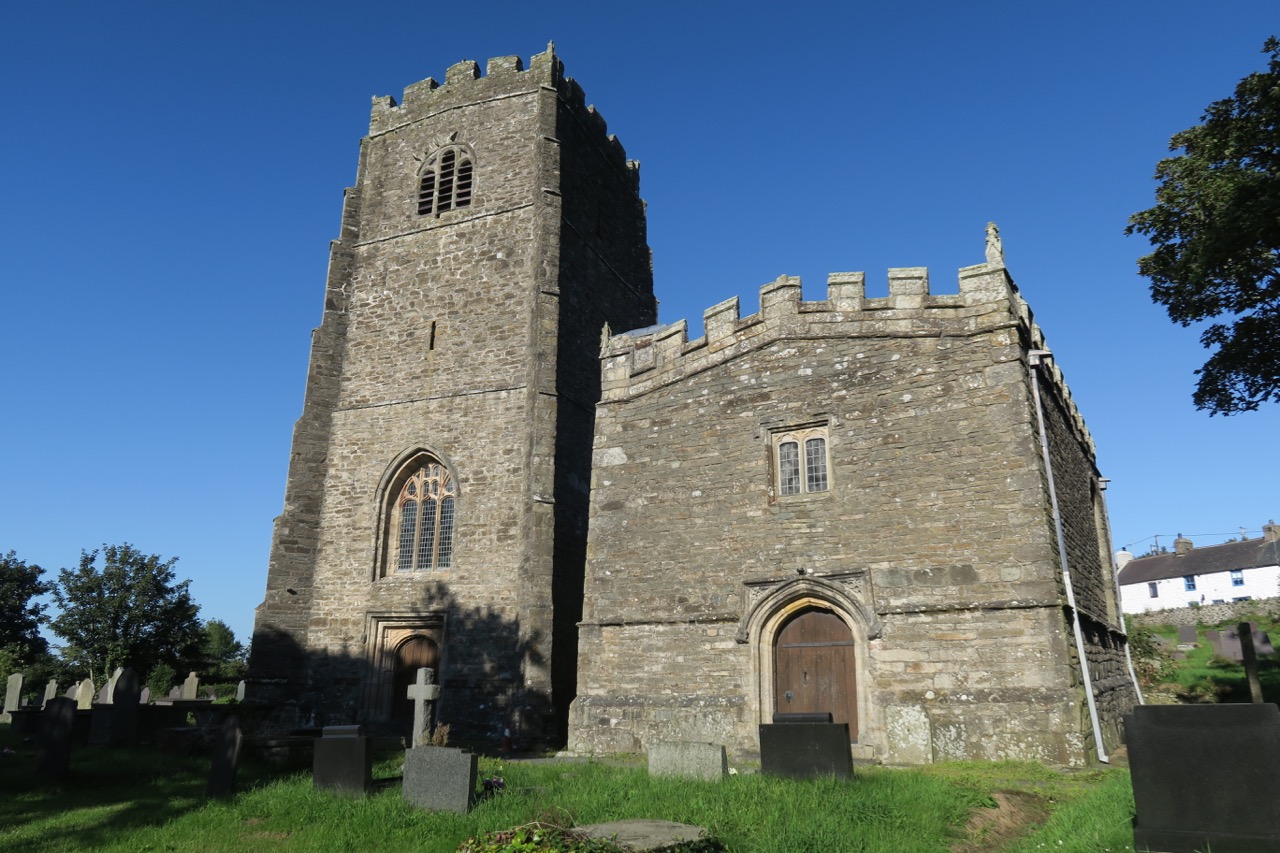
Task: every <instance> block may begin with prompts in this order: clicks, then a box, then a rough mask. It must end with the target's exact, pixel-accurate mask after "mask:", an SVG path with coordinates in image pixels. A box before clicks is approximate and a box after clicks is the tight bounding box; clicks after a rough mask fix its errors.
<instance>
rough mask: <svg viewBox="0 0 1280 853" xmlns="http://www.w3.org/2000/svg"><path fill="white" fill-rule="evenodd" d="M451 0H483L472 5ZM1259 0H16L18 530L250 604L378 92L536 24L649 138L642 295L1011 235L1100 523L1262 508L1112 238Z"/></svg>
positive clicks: (10, 116) (11, 222) (871, 281)
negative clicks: (1093, 477) (146, 565)
mask: <svg viewBox="0 0 1280 853" xmlns="http://www.w3.org/2000/svg"><path fill="white" fill-rule="evenodd" d="M470 9H479V10H482V11H481V12H479V13H474V14H473V13H472V12H471V11H470ZM1272 33H1280V10H1277V7H1276V5H1275V2H1274V0H1268V2H1248V1H1247V0H1232V2H1222V3H1215V4H1209V3H1204V2H1183V0H1161V2H1147V0H1133V2H1125V3H1116V2H1109V3H1095V2H1077V3H1072V4H1048V3H1028V2H1025V0H1024V2H1018V3H1014V2H1009V3H986V2H973V3H965V4H959V3H947V2H900V3H896V4H883V3H875V4H872V3H812V2H803V0H800V2H792V3H787V4H754V3H749V2H745V3H743V2H740V3H691V4H687V5H686V4H683V3H669V2H657V3H643V4H618V3H606V2H592V3H579V2H573V0H567V2H559V3H555V4H531V3H527V2H526V3H506V2H489V3H486V4H478V5H474V6H471V7H468V6H465V5H456V4H455V5H451V6H450V5H441V4H433V3H379V2H368V3H362V4H352V3H327V2H313V3H308V4H297V5H296V6H290V5H286V4H272V3H262V2H254V3H246V2H238V0H232V2H223V3H219V4H181V3H170V4H161V3H140V2H116V3H111V4H103V3H97V2H93V3H90V2H61V3H50V4H39V5H38V6H37V5H36V4H23V5H20V6H19V5H16V4H10V6H9V7H8V8H7V9H6V12H5V24H4V27H3V28H2V29H0V97H3V99H4V104H5V111H4V119H3V124H4V132H3V133H2V134H0V155H2V156H0V162H3V163H4V164H5V166H4V178H5V180H4V188H5V200H6V204H4V205H3V206H0V234H2V235H3V236H2V237H0V280H2V281H3V285H4V295H5V300H4V305H3V308H0V312H3V313H2V314H0V317H3V334H0V364H2V365H3V370H2V371H0V401H3V412H4V414H3V417H0V551H7V550H10V549H13V550H16V551H17V552H18V555H19V556H20V557H21V558H23V559H25V560H27V561H28V562H35V563H38V564H40V565H42V566H44V567H45V568H46V569H48V570H50V573H51V575H56V570H57V569H59V568H61V567H64V566H72V565H74V564H75V562H76V561H77V559H78V557H79V553H80V550H81V549H82V548H84V549H89V548H93V547H96V546H98V545H100V544H102V543H104V542H110V543H118V542H125V541H127V542H131V543H133V544H134V545H136V546H137V547H139V548H140V549H142V550H143V551H145V552H147V553H156V554H161V555H163V556H166V557H178V558H179V562H178V565H177V572H178V575H179V577H182V578H191V579H192V581H193V583H192V589H193V591H194V594H195V596H196V599H197V601H199V602H200V604H201V605H202V608H203V610H202V615H203V616H204V617H206V618H218V619H222V620H224V621H226V622H228V623H229V624H230V625H231V626H232V628H233V629H235V631H236V633H237V635H239V636H241V637H247V636H248V634H249V633H250V630H251V627H252V622H253V608H254V607H255V606H256V605H257V604H258V603H259V602H260V601H261V599H262V594H263V590H264V588H265V582H266V566H267V557H268V551H269V546H270V536H271V523H272V519H273V517H274V516H275V515H276V514H277V513H278V512H279V511H280V509H281V506H282V502H283V497H284V481H285V470H286V465H287V462H288V455H289V443H290V436H291V431H292V427H293V422H294V420H295V419H296V418H297V417H298V415H299V414H300V412H301V407H302V395H303V388H304V381H305V375H306V367H307V355H308V346H309V334H310V330H311V329H312V327H314V326H315V325H316V324H318V322H319V320H320V312H321V307H322V306H321V299H322V291H323V286H324V274H325V267H326V263H327V258H328V243H329V241H330V240H331V239H333V238H334V237H335V236H337V233H338V220H339V213H340V208H341V201H342V190H343V188H344V187H346V186H348V185H349V184H350V183H351V182H352V181H353V179H354V176H355V167H356V154H357V147H358V143H359V140H360V138H361V136H362V135H363V134H364V132H365V131H366V130H367V127H368V110H369V99H370V97H371V96H374V95H388V94H390V95H395V96H396V97H397V98H398V97H399V95H400V92H401V90H402V89H403V88H404V87H405V86H407V85H409V84H411V83H414V82H416V81H418V80H421V79H423V78H425V77H429V76H432V77H435V78H437V79H442V78H443V76H444V71H445V69H446V68H447V67H448V66H449V65H451V64H453V63H454V62H456V61H458V60H461V59H475V60H477V61H479V62H481V63H482V64H483V62H484V60H485V59H487V58H488V57H491V56H501V55H508V54H518V55H520V56H521V57H523V58H524V59H525V60H526V62H527V61H528V58H529V57H530V56H531V55H532V54H534V53H538V52H541V51H542V50H543V49H544V48H545V46H546V44H547V41H548V40H550V39H554V40H555V43H556V49H557V52H558V53H559V54H560V56H561V57H562V58H563V60H564V62H565V67H566V71H567V73H568V74H570V75H571V76H573V77H576V78H577V79H578V80H579V81H580V82H581V83H582V85H583V87H584V89H585V90H586V93H587V99H588V101H589V102H593V103H595V104H596V105H597V106H598V108H599V109H600V111H601V113H602V114H603V115H604V117H605V118H606V120H607V121H608V122H609V127H610V130H611V131H612V132H615V133H617V134H618V136H619V138H620V139H621V140H622V142H623V144H624V145H625V147H626V149H627V151H628V154H629V156H631V157H633V158H635V159H638V160H640V161H641V163H642V178H641V184H642V192H643V195H644V197H645V198H646V199H647V200H648V203H649V236H650V245H651V246H652V248H653V252H654V265H655V278H656V287H657V291H658V296H659V299H660V301H661V319H662V320H663V321H664V322H666V321H673V320H677V319H680V318H682V317H683V318H687V319H688V320H689V321H690V324H691V329H690V333H691V335H694V336H696V335H697V334H700V329H701V316H702V311H703V309H704V308H706V307H708V306H710V305H713V304H715V303H717V302H720V301H721V300H723V299H726V298H728V297H730V296H733V295H738V296H740V297H741V299H742V305H743V313H744V314H745V313H749V312H751V311H754V310H755V309H756V306H757V304H758V303H757V297H756V291H757V288H758V287H759V286H760V285H761V284H764V283H765V282H768V281H772V280H773V279H775V278H776V277H777V276H778V275H780V274H783V273H786V274H789V275H800V276H802V277H803V278H804V282H805V296H806V298H810V299H819V298H822V296H823V290H824V287H825V281H826V276H827V273H829V272H832V271H856V270H863V271H865V272H866V273H867V278H868V291H869V293H870V294H872V295H878V294H882V293H883V292H884V291H885V290H886V289H887V278H886V274H885V271H886V269H887V268H889V267H905V266H928V267H930V270H931V280H932V288H933V291H934V292H943V293H946V292H954V291H955V290H956V287H957V285H956V270H957V269H958V268H959V267H962V266H966V265H969V264H973V263H979V262H981V261H982V259H983V231H984V226H985V224H986V222H987V221H988V220H994V221H996V222H997V223H999V225H1000V228H1001V233H1002V236H1003V238H1004V246H1005V253H1006V258H1007V261H1008V266H1009V269H1010V271H1011V273H1012V274H1013V276H1014V278H1015V279H1016V280H1017V282H1018V284H1019V286H1020V288H1021V289H1022V291H1023V294H1024V295H1025V296H1026V297H1027V299H1028V301H1029V302H1030V303H1031V306H1032V308H1033V309H1034V311H1035V313H1036V316H1037V318H1038V320H1039V321H1040V323H1041V325H1042V326H1043V328H1044V330H1045V333H1046V336H1047V338H1048V342H1049V346H1050V347H1051V348H1052V349H1053V351H1054V353H1055V355H1056V358H1057V360H1058V363H1059V365H1060V366H1061V367H1062V369H1063V370H1064V371H1065V373H1066V376H1067V378H1068V381H1069V382H1070V384H1071V388H1072V391H1073V394H1074V396H1075V398H1076V401H1077V403H1078V404H1079V406H1080V408H1081V410H1082V411H1083V413H1084V416H1085V418H1086V420H1087V422H1088V423H1089V426H1090V429H1091V430H1092V432H1093V435H1094V438H1095V440H1096V441H1097V444H1098V454H1099V464H1100V467H1101V469H1102V472H1103V474H1104V476H1107V477H1110V478H1111V479H1112V486H1111V490H1110V491H1109V493H1108V499H1109V502H1110V510H1111V520H1112V526H1113V529H1114V537H1115V543H1116V545H1117V547H1119V546H1121V545H1124V544H1126V543H1132V544H1133V546H1134V548H1135V549H1139V550H1144V549H1145V548H1146V547H1147V546H1148V545H1149V544H1150V541H1151V539H1150V537H1152V536H1153V535H1154V534H1160V536H1161V540H1160V541H1161V542H1162V543H1166V544H1167V543H1168V541H1169V540H1171V538H1172V536H1173V535H1174V534H1176V533H1178V532H1183V533H1186V534H1187V535H1189V536H1191V537H1192V538H1193V539H1195V540H1196V542H1197V544H1209V543H1211V542H1215V541H1221V540H1222V539H1223V538H1226V537H1228V536H1230V535H1233V534H1238V533H1239V530H1240V528H1242V527H1243V528H1245V529H1246V530H1247V531H1248V532H1249V535H1252V536H1256V535H1258V531H1259V529H1260V528H1261V526H1262V524H1263V523H1264V522H1265V521H1266V520H1267V519H1269V518H1273V517H1277V516H1280V495H1278V494H1277V484H1278V483H1280V452H1278V450H1277V437H1280V407H1275V406H1272V407H1271V408H1270V409H1268V410H1265V411H1263V412H1259V413H1254V414H1249V415H1242V416H1238V417H1233V418H1222V417H1217V418H1210V417H1209V416H1208V415H1207V414H1205V413H1202V412H1197V411H1196V410H1195V408H1194V407H1193V405H1192V403H1191V399H1190V395H1191V388H1192V384H1193V381H1194V376H1193V371H1194V370H1195V368H1196V367H1198V366H1199V365H1200V364H1201V363H1202V362H1203V360H1204V357H1205V352H1204V351H1203V350H1202V349H1201V347H1200V345H1199V343H1198V341H1197V335H1196V333H1195V331H1194V330H1187V329H1182V328H1180V327H1177V326H1175V325H1173V324H1172V323H1170V322H1169V320H1168V319H1167V318H1166V316H1165V315H1164V314H1163V311H1162V310H1161V309H1159V308H1158V307H1156V306H1154V305H1153V304H1152V303H1151V301H1150V299H1149V297H1148V294H1147V286H1146V282H1145V281H1144V280H1143V279H1141V278H1139V277H1138V276H1137V274H1136V270H1135V259H1136V258H1137V257H1138V256H1139V255H1140V254H1143V253H1144V252H1145V251H1146V249H1147V245H1146V243H1145V242H1144V241H1143V240H1142V239H1141V238H1136V237H1125V236H1124V234H1123V231H1124V226H1125V223H1126V220H1127V218H1128V216H1129V215H1130V214H1131V213H1133V212H1134V211H1137V210H1140V209H1142V208H1145V207H1148V206H1150V205H1151V203H1152V200H1153V192H1154V190H1155V186H1156V185H1155V183H1154V181H1153V180H1152V174H1153V171H1154V167H1155V164H1156V161H1157V160H1158V159H1159V158H1160V157H1162V156H1164V154H1165V153H1166V151H1167V143H1168V139H1169V136H1170V135H1171V134H1172V133H1174V132H1176V131H1178V130H1181V129H1183V128H1185V127H1188V126H1190V125H1192V124H1194V123H1196V122H1197V121H1198V119H1199V117H1200V115H1201V112H1202V111H1203V109H1204V107H1205V106H1206V105H1207V104H1208V103H1209V102H1211V101H1213V100H1216V99H1218V98H1222V97H1226V96H1227V95H1229V94H1230V93H1231V91H1232V89H1233V87H1234V85H1235V83H1236V81H1237V80H1238V79H1239V78H1240V77H1242V76H1244V75H1245V74H1247V73H1249V72H1250V71H1254V70H1259V69H1261V68H1263V67H1264V58H1263V56H1262V54H1261V53H1260V48H1261V46H1262V42H1263V41H1264V39H1265V38H1266V37H1267V36H1268V35H1270V34H1272Z"/></svg>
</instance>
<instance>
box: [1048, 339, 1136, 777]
mask: <svg viewBox="0 0 1280 853" xmlns="http://www.w3.org/2000/svg"><path fill="white" fill-rule="evenodd" d="M1051 358H1053V353H1051V352H1049V351H1048V350H1043V349H1033V350H1030V351H1029V352H1028V353H1027V364H1029V365H1030V366H1031V367H1034V368H1042V367H1043V366H1044V363H1045V361H1047V360H1048V359H1051ZM1031 395H1032V396H1033V397H1035V401H1036V422H1037V424H1038V425H1039V427H1040V450H1041V453H1042V454H1043V456H1044V470H1045V475H1046V477H1047V478H1048V481H1049V504H1050V506H1051V507H1052V509H1053V529H1054V532H1055V533H1056V534H1057V536H1058V563H1059V565H1060V566H1061V567H1062V585H1063V586H1064V587H1065V588H1066V591H1067V606H1068V607H1070V608H1071V624H1072V629H1073V633H1074V635H1075V640H1076V656H1077V657H1078V658H1079V660H1080V670H1081V672H1082V674H1083V675H1084V685H1085V690H1084V698H1085V700H1086V701H1087V702H1088V704H1089V722H1090V723H1092V725H1093V742H1094V745H1095V747H1096V749H1097V753H1098V760H1099V761H1101V762H1102V763H1103V764H1110V763H1111V759H1110V758H1109V757H1108V756H1107V748H1106V747H1105V746H1104V745H1103V743H1102V726H1101V725H1100V724H1099V723H1098V705H1097V702H1095V701H1094V698H1093V676H1092V675H1090V673H1089V658H1088V656H1087V655H1086V654H1085V648H1084V635H1083V633H1082V632H1081V630H1080V611H1079V610H1077V609H1076V594H1075V588H1074V587H1073V586H1072V584H1071V566H1070V564H1069V563H1068V561H1067V540H1066V537H1065V536H1063V533H1062V512H1061V510H1060V509H1059V507H1058V489H1057V486H1056V485H1055V484H1054V481H1053V461H1052V460H1051V459H1050V458H1049V437H1048V434H1047V432H1046V430H1045V426H1044V403H1043V401H1042V400H1041V399H1040V370H1039V369H1037V370H1036V371H1035V372H1034V374H1033V376H1032V382H1031ZM1125 645H1126V647H1127V646H1128V644H1127V643H1126V644H1125Z"/></svg>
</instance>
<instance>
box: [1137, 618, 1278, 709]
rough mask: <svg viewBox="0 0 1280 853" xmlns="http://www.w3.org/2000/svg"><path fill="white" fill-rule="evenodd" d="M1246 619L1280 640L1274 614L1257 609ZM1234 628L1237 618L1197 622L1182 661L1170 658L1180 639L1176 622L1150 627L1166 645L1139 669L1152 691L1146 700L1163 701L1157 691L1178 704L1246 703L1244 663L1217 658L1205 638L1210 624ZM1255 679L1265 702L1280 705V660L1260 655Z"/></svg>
mask: <svg viewBox="0 0 1280 853" xmlns="http://www.w3.org/2000/svg"><path fill="white" fill-rule="evenodd" d="M1249 621H1253V622H1256V623H1257V624H1258V629H1259V630H1260V631H1264V632H1266V633H1267V634H1268V635H1270V636H1271V637H1272V638H1273V641H1276V642H1280V621H1278V620H1277V619H1276V617H1275V616H1274V615H1267V614H1262V613H1259V614H1255V615H1252V616H1250V617H1249ZM1235 626H1236V623H1235V621H1230V622H1223V623H1221V624H1218V625H1216V626H1214V625H1200V626H1198V627H1197V631H1196V634H1197V645H1196V647H1195V648H1193V649H1188V650H1186V651H1185V652H1184V654H1185V658H1183V659H1174V657H1173V655H1172V650H1173V649H1174V648H1175V647H1176V646H1177V643H1178V628H1177V626H1175V625H1155V626H1152V627H1151V628H1150V629H1149V630H1150V632H1151V633H1153V634H1156V635H1158V636H1160V637H1162V638H1163V639H1164V645H1163V646H1162V647H1159V648H1153V649H1152V651H1151V652H1150V655H1151V657H1152V659H1151V665H1150V666H1148V667H1147V668H1146V670H1145V671H1144V672H1142V673H1140V676H1141V677H1142V688H1143V692H1144V693H1151V694H1152V696H1150V697H1149V698H1148V701H1156V702H1159V701H1161V699H1160V695H1161V694H1165V695H1168V696H1169V697H1170V699H1172V700H1173V701H1176V702H1189V703H1200V702H1248V701H1250V695H1249V682H1248V679H1247V677H1246V675H1245V671H1244V665H1243V664H1242V663H1239V662H1237V661H1229V660H1223V659H1222V658H1219V657H1217V656H1215V655H1214V651H1213V645H1212V644H1211V643H1210V642H1209V641H1208V640H1207V639H1206V638H1205V631H1207V630H1209V629H1211V628H1215V627H1216V628H1217V629H1218V630H1227V629H1229V628H1234V627H1235ZM1258 680H1259V681H1260V682H1261V684H1262V698H1263V701H1265V702H1275V703H1280V660H1277V659H1276V658H1275V657H1259V658H1258Z"/></svg>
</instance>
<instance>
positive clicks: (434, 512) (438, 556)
mask: <svg viewBox="0 0 1280 853" xmlns="http://www.w3.org/2000/svg"><path fill="white" fill-rule="evenodd" d="M455 501H456V493H455V488H454V482H453V475H452V474H450V473H449V469H448V468H446V467H444V466H443V465H441V464H440V463H439V462H434V461H430V462H426V463H424V464H423V465H421V466H419V467H418V469H417V470H415V471H414V472H413V474H411V475H410V476H409V479H408V480H406V481H405V483H404V485H403V486H401V488H400V496H399V498H397V500H396V506H397V508H398V512H397V513H396V514H395V518H396V519H397V527H398V529H397V531H396V533H395V536H394V538H393V541H395V542H396V543H397V551H396V571H397V572H413V571H425V570H427V569H447V568H449V566H450V565H452V563H453V516H454V505H455Z"/></svg>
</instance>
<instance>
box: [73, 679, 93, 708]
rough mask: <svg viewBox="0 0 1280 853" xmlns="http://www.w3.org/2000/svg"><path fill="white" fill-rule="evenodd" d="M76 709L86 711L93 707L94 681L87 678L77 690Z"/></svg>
mask: <svg viewBox="0 0 1280 853" xmlns="http://www.w3.org/2000/svg"><path fill="white" fill-rule="evenodd" d="M75 700H76V708H77V709H79V710H81V711H84V710H87V709H89V708H92V707H93V679H92V678H86V679H85V680H84V681H82V682H80V686H79V687H77V688H76V695H75Z"/></svg>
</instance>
